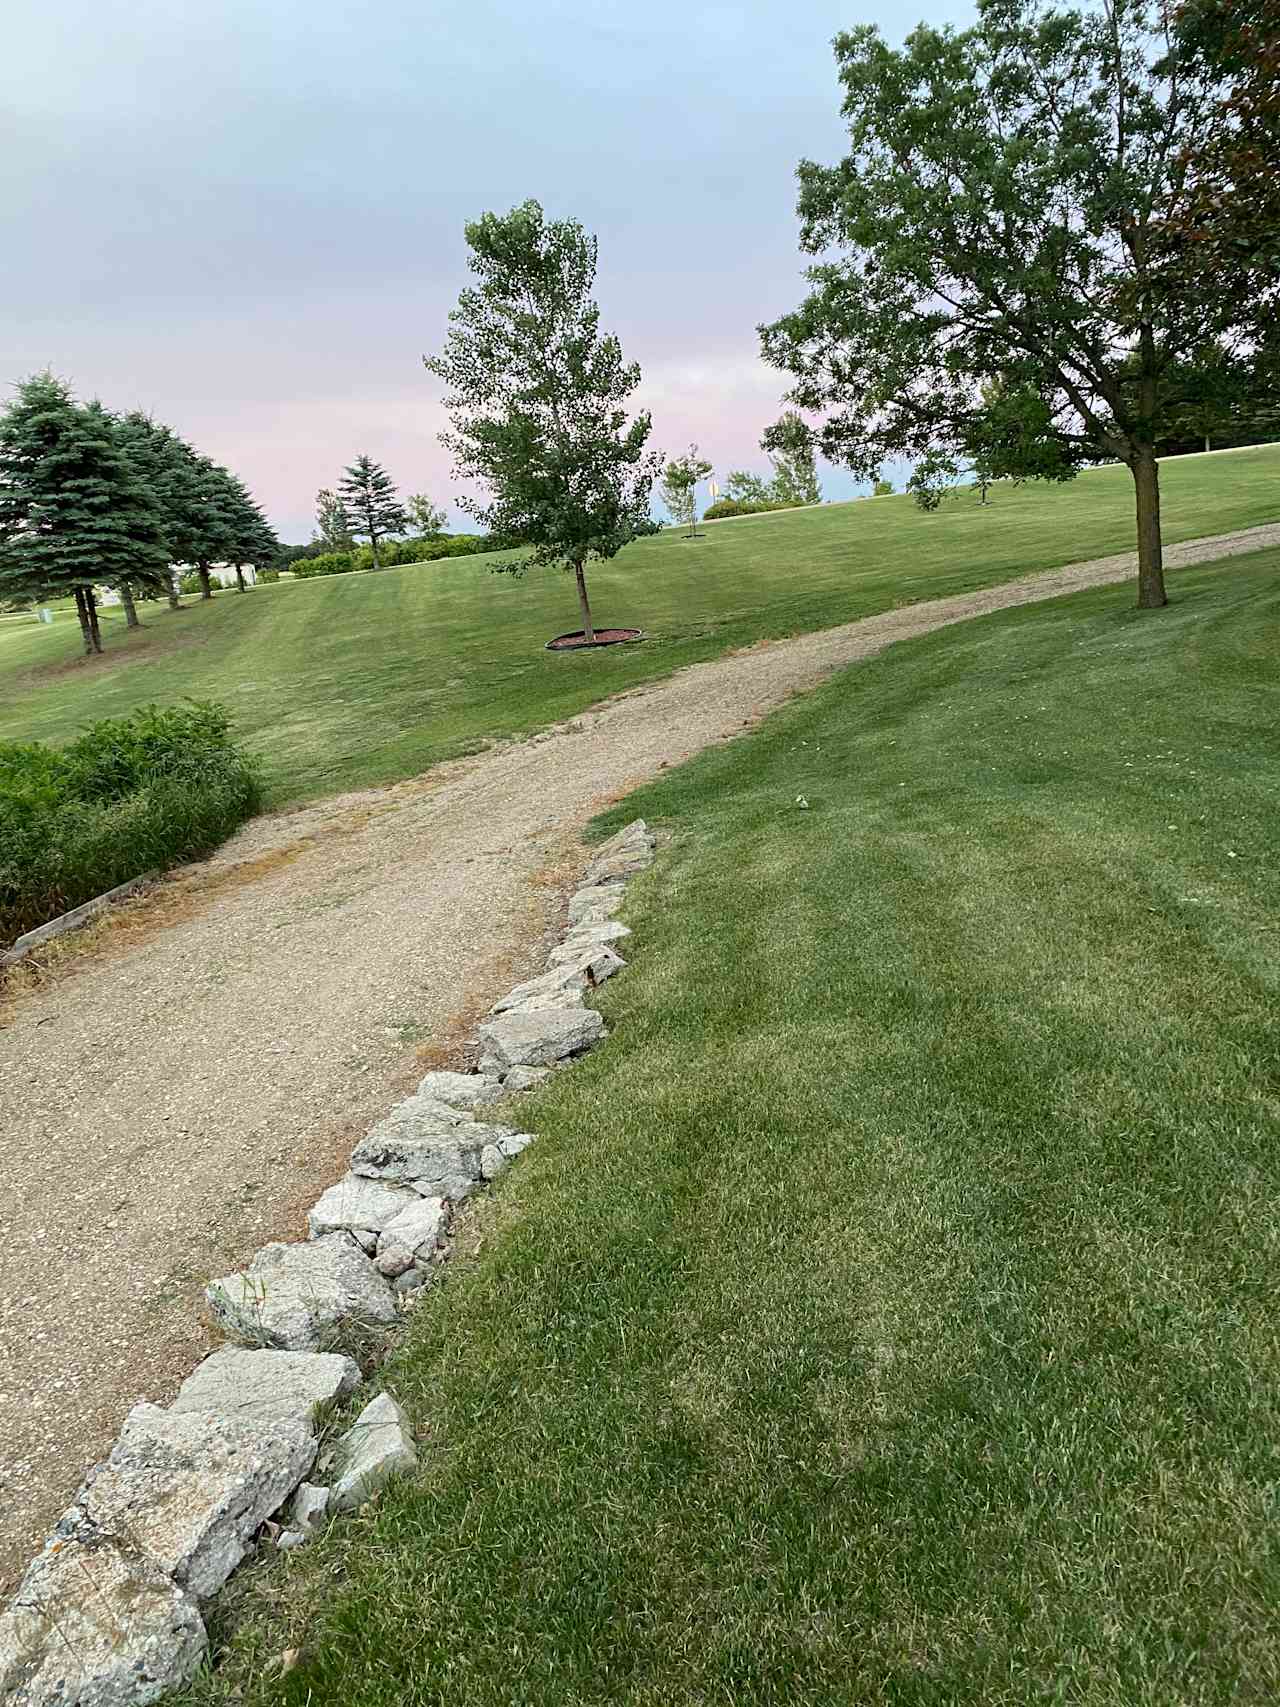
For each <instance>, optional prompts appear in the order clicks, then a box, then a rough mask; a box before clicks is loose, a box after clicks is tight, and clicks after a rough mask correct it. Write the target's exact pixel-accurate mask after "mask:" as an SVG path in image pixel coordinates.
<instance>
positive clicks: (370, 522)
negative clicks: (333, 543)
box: [338, 456, 409, 569]
mask: <svg viewBox="0 0 1280 1707" xmlns="http://www.w3.org/2000/svg"><path fill="white" fill-rule="evenodd" d="M338 491H339V494H340V496H341V499H342V508H343V511H344V512H345V514H346V517H347V520H348V522H349V523H350V526H351V531H352V533H354V534H356V535H359V534H365V535H367V536H368V540H369V550H370V551H371V552H372V554H373V566H374V568H375V569H376V568H377V567H378V541H379V540H380V539H385V538H387V537H388V536H389V535H391V534H397V533H405V532H406V531H407V530H408V527H409V518H408V516H407V515H406V514H405V511H404V506H403V505H402V504H401V502H400V500H399V498H398V497H397V496H396V489H395V486H394V485H393V484H392V480H391V476H390V475H389V474H388V473H387V471H386V469H385V468H383V467H382V466H381V464H379V463H376V462H374V461H373V460H372V459H371V458H369V457H367V456H358V457H357V458H356V460H355V461H354V462H353V463H352V464H351V466H350V468H348V469H347V470H346V472H345V473H344V474H343V476H342V479H341V480H340V481H339V482H338Z"/></svg>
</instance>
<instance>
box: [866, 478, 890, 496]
mask: <svg viewBox="0 0 1280 1707" xmlns="http://www.w3.org/2000/svg"><path fill="white" fill-rule="evenodd" d="M871 496H872V497H873V498H891V497H892V496H893V481H892V480H877V481H876V482H875V484H874V485H873V486H872V488H871Z"/></svg>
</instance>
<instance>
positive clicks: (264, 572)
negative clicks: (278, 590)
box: [258, 569, 280, 586]
mask: <svg viewBox="0 0 1280 1707" xmlns="http://www.w3.org/2000/svg"><path fill="white" fill-rule="evenodd" d="M279 579H280V571H279V570H278V569H259V570H258V580H259V581H260V582H261V583H262V585H263V586H270V585H271V583H272V582H273V581H278V580H279Z"/></svg>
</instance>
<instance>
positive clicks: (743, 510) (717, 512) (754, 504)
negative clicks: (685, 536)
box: [702, 498, 795, 522]
mask: <svg viewBox="0 0 1280 1707" xmlns="http://www.w3.org/2000/svg"><path fill="white" fill-rule="evenodd" d="M794 508H795V505H794V504H793V503H791V502H790V500H786V501H779V500H777V499H770V500H769V502H767V503H764V502H761V501H759V500H757V499H754V498H717V499H716V501H715V503H714V504H712V505H710V507H709V508H707V509H705V510H704V511H703V512H702V519H703V521H704V522H718V521H720V520H721V519H722V518H723V517H725V516H758V515H762V514H763V513H764V512H765V511H766V510H793V509H794Z"/></svg>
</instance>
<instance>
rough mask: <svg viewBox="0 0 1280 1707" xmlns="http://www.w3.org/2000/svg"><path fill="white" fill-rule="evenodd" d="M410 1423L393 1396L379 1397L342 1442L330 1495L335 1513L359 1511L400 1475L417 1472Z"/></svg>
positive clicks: (337, 1455) (339, 1445)
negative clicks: (410, 1471)
mask: <svg viewBox="0 0 1280 1707" xmlns="http://www.w3.org/2000/svg"><path fill="white" fill-rule="evenodd" d="M417 1462H418V1453H417V1449H416V1447H415V1446H414V1444H413V1435H412V1433H411V1431H410V1428H409V1419H408V1418H407V1417H406V1416H405V1414H404V1412H403V1411H402V1410H401V1409H400V1407H399V1405H397V1404H396V1402H395V1400H394V1399H393V1398H392V1397H391V1395H390V1393H379V1394H378V1397H377V1398H376V1399H374V1400H373V1401H372V1402H371V1403H370V1404H368V1405H366V1406H365V1408H364V1409H363V1410H362V1411H361V1413H360V1415H359V1416H358V1417H357V1418H356V1420H355V1423H354V1425H353V1426H352V1427H351V1428H350V1429H349V1430H348V1431H347V1433H346V1434H344V1435H343V1437H342V1439H341V1440H340V1441H339V1442H338V1449H337V1453H336V1455H335V1472H336V1473H335V1476H334V1481H333V1487H332V1489H331V1491H330V1495H329V1504H330V1508H331V1509H332V1510H333V1511H355V1510H357V1508H358V1507H360V1506H362V1505H364V1503H365V1502H366V1500H369V1499H372V1497H373V1495H374V1494H376V1493H377V1492H378V1490H379V1488H381V1487H382V1486H383V1484H384V1483H385V1482H386V1480H387V1478H388V1477H389V1476H391V1475H393V1474H394V1473H395V1472H397V1471H408V1470H412V1469H414V1468H416V1466H417Z"/></svg>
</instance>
